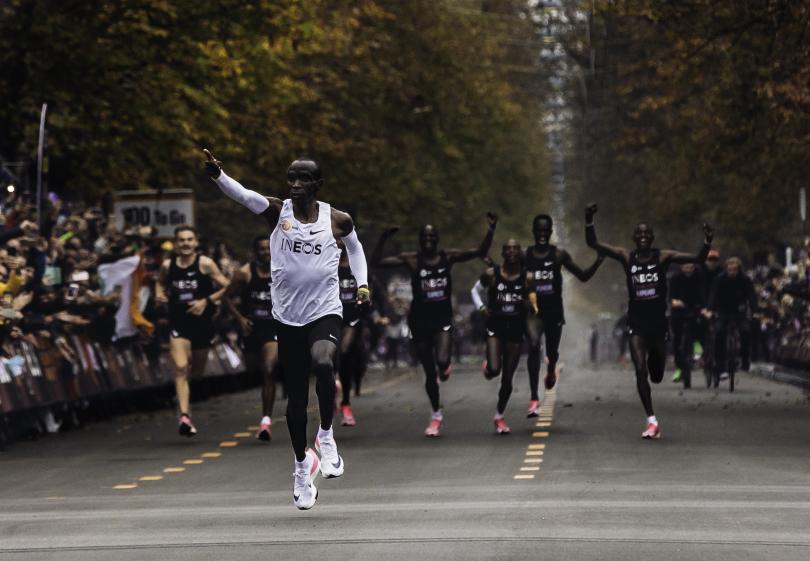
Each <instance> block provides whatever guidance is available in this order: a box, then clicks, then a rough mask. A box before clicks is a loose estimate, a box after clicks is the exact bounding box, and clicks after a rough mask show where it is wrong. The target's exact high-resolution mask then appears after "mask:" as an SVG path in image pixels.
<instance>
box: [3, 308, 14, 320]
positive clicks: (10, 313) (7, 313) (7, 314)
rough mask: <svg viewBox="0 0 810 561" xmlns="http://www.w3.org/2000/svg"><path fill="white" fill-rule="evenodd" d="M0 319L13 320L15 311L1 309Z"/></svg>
mask: <svg viewBox="0 0 810 561" xmlns="http://www.w3.org/2000/svg"><path fill="white" fill-rule="evenodd" d="M0 317H3V318H5V319H14V318H16V317H17V310H15V309H14V308H3V309H0Z"/></svg>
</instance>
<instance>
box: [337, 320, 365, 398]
mask: <svg viewBox="0 0 810 561" xmlns="http://www.w3.org/2000/svg"><path fill="white" fill-rule="evenodd" d="M363 354H364V353H363V342H362V341H361V340H360V330H359V329H358V328H357V327H352V326H350V325H345V326H343V331H342V333H341V335H340V360H339V361H338V364H339V366H338V374H339V375H340V385H341V386H342V391H343V395H342V398H341V400H340V404H341V405H350V404H351V393H352V388H354V393H355V395H359V394H360V382H361V381H362V379H363V374H364V373H365V368H366V364H365V357H364V356H363Z"/></svg>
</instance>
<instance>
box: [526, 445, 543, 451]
mask: <svg viewBox="0 0 810 561" xmlns="http://www.w3.org/2000/svg"><path fill="white" fill-rule="evenodd" d="M545 447H546V445H545V444H529V450H542V449H544V448H545Z"/></svg>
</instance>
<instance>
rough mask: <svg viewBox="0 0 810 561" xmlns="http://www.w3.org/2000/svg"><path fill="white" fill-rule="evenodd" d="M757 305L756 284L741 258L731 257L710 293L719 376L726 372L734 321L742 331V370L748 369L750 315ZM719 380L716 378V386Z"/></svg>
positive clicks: (709, 310) (716, 368)
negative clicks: (743, 268) (729, 335)
mask: <svg viewBox="0 0 810 561" xmlns="http://www.w3.org/2000/svg"><path fill="white" fill-rule="evenodd" d="M756 306H757V300H756V293H755V292H754V285H753V283H752V282H751V279H749V278H748V277H747V276H745V275H744V274H743V272H742V261H740V259H739V258H737V257H730V258H729V259H727V260H726V263H725V270H724V271H723V272H722V273H721V274H719V275H718V276H717V278H716V279H714V282H713V283H712V291H711V293H710V294H709V306H708V315H710V316H711V317H712V318H713V319H714V365H715V373H716V374H718V375H719V377H723V374H724V373H726V368H727V365H726V353H727V351H728V349H726V335H727V332H728V328H729V327H730V326H731V324H732V323H735V324H736V325H737V328H738V329H739V332H740V358H741V360H742V369H743V370H745V371H747V370H748V368H749V366H750V355H749V340H750V317H751V314H753V312H754V310H756ZM717 379H718V378H715V385H716V384H717Z"/></svg>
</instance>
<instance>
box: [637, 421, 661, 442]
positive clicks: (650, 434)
mask: <svg viewBox="0 0 810 561" xmlns="http://www.w3.org/2000/svg"><path fill="white" fill-rule="evenodd" d="M641 438H645V439H649V440H652V439H655V440H657V439H659V438H661V430H660V429H659V428H658V423H647V430H645V431H644V432H642V433H641Z"/></svg>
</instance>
